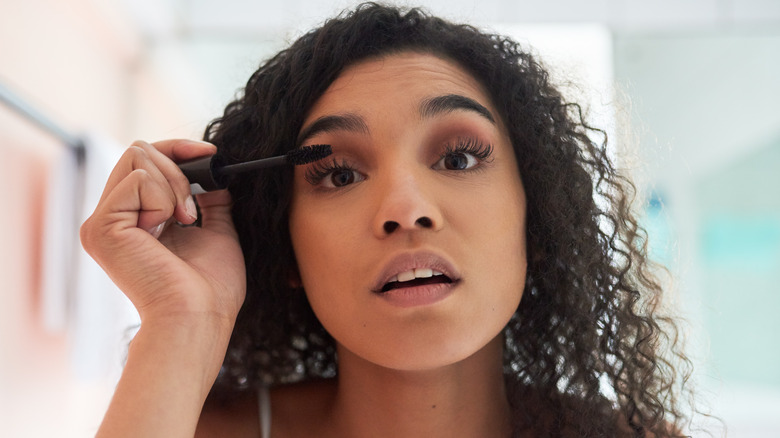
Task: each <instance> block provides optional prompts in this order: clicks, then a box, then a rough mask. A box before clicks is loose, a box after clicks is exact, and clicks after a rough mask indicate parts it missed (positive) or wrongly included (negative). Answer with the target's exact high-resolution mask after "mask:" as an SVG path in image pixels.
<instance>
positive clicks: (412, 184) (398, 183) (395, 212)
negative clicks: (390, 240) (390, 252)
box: [373, 170, 443, 238]
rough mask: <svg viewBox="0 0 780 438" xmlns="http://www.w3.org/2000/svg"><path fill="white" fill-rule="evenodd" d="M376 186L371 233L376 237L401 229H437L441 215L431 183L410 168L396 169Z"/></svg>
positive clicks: (400, 230) (398, 231)
mask: <svg viewBox="0 0 780 438" xmlns="http://www.w3.org/2000/svg"><path fill="white" fill-rule="evenodd" d="M378 186H379V187H380V192H379V193H378V197H377V199H378V201H379V204H378V208H377V211H376V216H375V218H374V225H373V229H374V234H375V235H376V236H377V237H379V238H384V237H388V236H390V235H392V234H398V233H401V232H403V231H413V230H432V231H436V230H439V229H440V228H441V226H442V222H443V218H442V214H441V211H440V209H439V207H438V204H437V202H436V199H435V198H434V196H433V195H434V194H433V193H431V192H432V190H431V187H430V186H429V185H427V184H426V183H425V182H423V181H421V180H420V178H418V177H416V176H415V175H414V174H412V173H410V172H404V171H403V170H401V171H399V172H398V173H397V174H396V175H394V176H389V177H387V178H384V179H383V180H382V181H381V182H380V183H379V184H378Z"/></svg>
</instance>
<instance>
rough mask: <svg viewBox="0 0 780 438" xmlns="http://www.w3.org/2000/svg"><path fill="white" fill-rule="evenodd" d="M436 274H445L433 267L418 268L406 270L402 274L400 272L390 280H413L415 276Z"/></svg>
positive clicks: (427, 276)
mask: <svg viewBox="0 0 780 438" xmlns="http://www.w3.org/2000/svg"><path fill="white" fill-rule="evenodd" d="M434 275H444V274H442V273H441V272H439V271H434V270H433V269H430V268H417V269H412V270H409V271H406V272H401V273H400V274H398V275H396V276H395V277H393V278H391V279H390V282H393V281H399V282H403V281H412V280H414V279H415V278H430V277H433V276H434Z"/></svg>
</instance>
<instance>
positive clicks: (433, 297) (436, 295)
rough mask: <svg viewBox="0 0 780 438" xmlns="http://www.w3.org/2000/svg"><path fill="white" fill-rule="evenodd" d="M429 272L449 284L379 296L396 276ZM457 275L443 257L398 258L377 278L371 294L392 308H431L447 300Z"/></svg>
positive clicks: (428, 254)
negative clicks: (422, 270) (436, 274)
mask: <svg viewBox="0 0 780 438" xmlns="http://www.w3.org/2000/svg"><path fill="white" fill-rule="evenodd" d="M421 268H428V269H431V270H434V271H439V272H441V273H442V274H444V275H446V276H447V277H448V278H449V279H450V280H452V282H451V283H435V284H427V285H418V286H412V287H404V288H398V289H392V290H389V291H386V292H382V291H381V290H382V287H383V286H384V285H385V284H386V283H387V282H389V281H390V280H391V279H392V278H393V277H395V276H396V275H398V274H400V273H402V272H405V271H409V270H412V269H421ZM459 281H460V273H459V272H458V270H457V269H456V268H455V267H454V265H453V264H452V263H451V262H450V261H449V260H447V259H446V258H445V257H443V256H440V255H438V254H435V253H433V252H414V253H404V254H399V255H397V256H395V257H393V258H391V259H390V260H389V261H388V262H387V263H385V265H384V267H383V268H382V270H381V271H380V273H379V275H377V277H376V281H375V282H374V286H373V287H372V289H371V290H372V292H374V293H375V294H376V295H378V296H379V297H381V298H384V299H387V300H388V301H390V302H391V303H392V304H395V305H398V306H401V307H411V306H417V305H424V304H430V303H433V302H436V301H439V300H440V299H442V298H444V297H445V296H447V295H448V294H449V293H450V291H451V290H452V289H453V288H454V287H455V286H456V285H457V284H458V283H459Z"/></svg>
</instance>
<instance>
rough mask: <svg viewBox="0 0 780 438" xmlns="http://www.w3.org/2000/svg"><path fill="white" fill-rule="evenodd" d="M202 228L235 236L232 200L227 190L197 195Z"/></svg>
mask: <svg viewBox="0 0 780 438" xmlns="http://www.w3.org/2000/svg"><path fill="white" fill-rule="evenodd" d="M198 205H199V206H200V213H201V224H202V226H203V228H205V229H210V230H213V231H217V232H220V233H225V234H230V235H233V236H236V228H235V226H234V225H233V215H232V207H233V200H232V198H231V197H230V192H228V191H227V190H216V191H213V192H208V193H203V194H200V195H198Z"/></svg>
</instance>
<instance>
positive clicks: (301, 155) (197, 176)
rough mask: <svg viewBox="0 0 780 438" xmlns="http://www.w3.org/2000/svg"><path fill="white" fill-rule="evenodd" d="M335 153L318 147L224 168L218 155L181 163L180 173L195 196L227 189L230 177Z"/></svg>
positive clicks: (306, 161)
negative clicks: (188, 182) (188, 183)
mask: <svg viewBox="0 0 780 438" xmlns="http://www.w3.org/2000/svg"><path fill="white" fill-rule="evenodd" d="M331 153H333V152H332V151H331V148H330V145H327V144H317V145H313V146H303V147H299V148H297V149H293V150H291V151H290V152H288V153H287V154H285V155H279V156H277V157H271V158H262V159H259V160H254V161H245V162H243V163H236V164H228V165H225V164H224V162H223V160H222V159H221V158H220V157H218V156H217V155H212V156H210V157H204V158H198V159H195V160H192V161H188V162H185V163H179V169H181V171H182V172H183V173H184V176H186V177H187V179H188V180H189V181H190V187H191V189H192V194H193V195H196V194H199V193H205V192H210V191H212V190H220V189H224V188H226V187H227V183H228V181H229V179H230V178H229V177H230V176H231V175H236V174H239V173H243V172H249V171H252V170H259V169H266V168H269V167H274V166H281V165H284V164H291V165H293V166H298V165H301V164H308V163H312V162H314V161H318V160H321V159H323V158H325V157H327V156H328V155H330V154H331Z"/></svg>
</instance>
